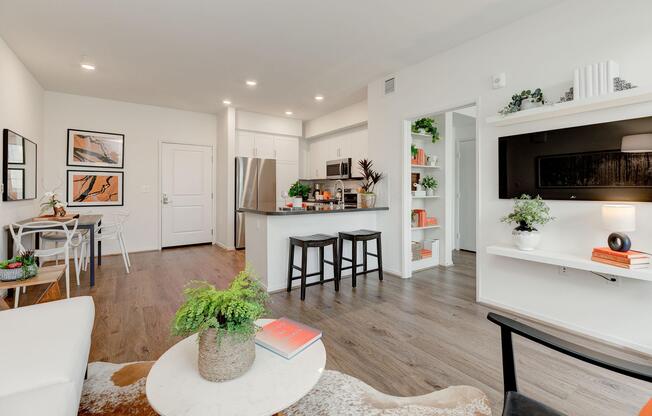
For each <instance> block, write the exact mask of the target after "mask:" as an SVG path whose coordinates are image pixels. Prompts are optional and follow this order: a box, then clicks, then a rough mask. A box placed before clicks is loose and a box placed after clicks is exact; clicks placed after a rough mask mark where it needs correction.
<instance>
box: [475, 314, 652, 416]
mask: <svg viewBox="0 0 652 416" xmlns="http://www.w3.org/2000/svg"><path fill="white" fill-rule="evenodd" d="M487 319H488V320H490V321H491V322H493V323H495V324H496V325H498V326H500V339H501V343H502V352H503V384H504V390H505V404H504V406H503V416H564V414H563V413H561V412H559V411H557V410H555V409H553V408H551V407H548V406H546V405H545V404H543V403H540V402H538V401H536V400H533V399H530V398H529V397H527V396H524V395H523V394H521V393H519V392H518V389H517V386H516V367H515V365H514V347H513V345H512V333H514V334H516V335H520V336H522V337H523V338H526V339H529V340H530V341H534V342H536V343H537V344H541V345H543V346H545V347H548V348H550V349H552V350H554V351H557V352H560V353H562V354H565V355H568V356H571V357H573V358H576V359H578V360H581V361H584V362H586V363H589V364H593V365H596V366H598V367H602V368H605V369H607V370H610V371H613V372H616V373H619V374H623V375H626V376H629V377H633V378H636V379H638V380H644V381H648V382H652V366H648V365H643V364H638V363H633V362H630V361H627V360H623V359H620V358H615V357H612V356H610V355H607V354H603V353H600V352H597V351H593V350H591V349H588V348H585V347H582V346H579V345H577V344H573V343H571V342H568V341H564V340H563V339H560V338H557V337H554V336H552V335H549V334H546V333H545V332H542V331H539V330H538V329H534V328H532V327H531V326H528V325H525V324H522V323H520V322H517V321H515V320H513V319H509V318H506V317H504V316H501V315H498V314H495V313H493V312H490V313H489V315H487Z"/></svg>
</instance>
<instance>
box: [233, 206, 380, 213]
mask: <svg viewBox="0 0 652 416" xmlns="http://www.w3.org/2000/svg"><path fill="white" fill-rule="evenodd" d="M387 210H389V207H374V208H357V207H352V208H348V207H345V208H337V207H332V208H331V207H330V206H328V205H324V206H311V207H308V208H302V209H291V208H275V209H251V208H240V209H239V210H238V211H240V212H248V213H252V214H259V215H308V214H342V213H346V212H359V211H387Z"/></svg>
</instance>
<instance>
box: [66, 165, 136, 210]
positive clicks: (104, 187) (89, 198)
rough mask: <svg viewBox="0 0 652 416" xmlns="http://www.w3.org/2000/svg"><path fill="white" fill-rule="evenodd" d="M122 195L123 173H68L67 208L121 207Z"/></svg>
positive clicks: (77, 171) (78, 171)
mask: <svg viewBox="0 0 652 416" xmlns="http://www.w3.org/2000/svg"><path fill="white" fill-rule="evenodd" d="M123 193H124V174H123V172H111V171H85V170H69V171H68V188H67V196H68V197H67V202H68V206H69V207H92V206H121V205H124V201H123Z"/></svg>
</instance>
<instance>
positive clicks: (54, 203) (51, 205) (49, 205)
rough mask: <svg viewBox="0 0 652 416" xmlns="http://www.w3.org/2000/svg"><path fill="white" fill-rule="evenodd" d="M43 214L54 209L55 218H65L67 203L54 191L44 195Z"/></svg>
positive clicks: (42, 199)
mask: <svg viewBox="0 0 652 416" xmlns="http://www.w3.org/2000/svg"><path fill="white" fill-rule="evenodd" d="M41 201H42V202H41V213H44V212H46V211H47V210H48V209H52V211H53V213H54V216H55V217H63V216H65V215H66V203H65V202H64V201H61V200H60V199H59V197H58V195H57V193H56V192H54V191H49V192H46V193H45V194H43V198H41Z"/></svg>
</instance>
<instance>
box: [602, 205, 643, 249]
mask: <svg viewBox="0 0 652 416" xmlns="http://www.w3.org/2000/svg"><path fill="white" fill-rule="evenodd" d="M602 224H603V226H604V228H605V229H606V230H609V231H611V234H609V238H608V239H607V243H608V244H609V248H610V249H612V250H614V251H629V249H630V248H631V247H632V241H631V240H630V239H629V236H628V235H627V234H625V233H626V232H630V231H635V230H636V207H635V206H634V205H622V204H607V205H603V206H602Z"/></svg>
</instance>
